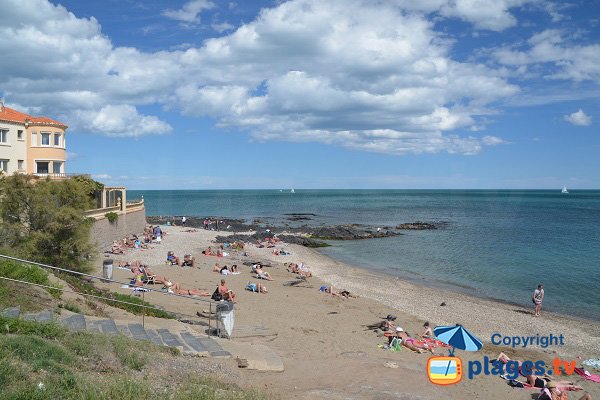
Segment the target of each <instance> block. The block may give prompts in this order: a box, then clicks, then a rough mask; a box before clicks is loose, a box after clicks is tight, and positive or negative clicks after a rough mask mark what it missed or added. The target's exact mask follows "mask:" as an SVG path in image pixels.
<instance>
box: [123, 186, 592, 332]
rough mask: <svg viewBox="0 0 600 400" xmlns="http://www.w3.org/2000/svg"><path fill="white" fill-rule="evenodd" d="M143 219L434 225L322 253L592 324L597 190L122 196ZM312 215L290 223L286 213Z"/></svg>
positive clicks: (214, 192) (337, 243) (285, 191)
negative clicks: (536, 305)
mask: <svg viewBox="0 0 600 400" xmlns="http://www.w3.org/2000/svg"><path fill="white" fill-rule="evenodd" d="M142 196H143V197H144V199H145V204H146V213H147V215H173V216H199V217H205V216H221V217H231V218H240V219H245V220H248V221H252V220H254V219H260V220H262V221H265V222H268V223H272V224H277V225H282V224H285V223H287V224H290V225H298V224H308V225H313V226H317V225H334V224H351V223H357V224H367V225H371V226H380V227H395V226H397V225H398V224H400V223H405V222H415V221H422V222H433V223H439V224H441V228H440V229H436V230H422V231H402V235H400V236H395V237H387V238H382V239H368V240H352V241H330V242H329V244H331V247H327V248H323V249H320V250H319V251H321V252H322V253H324V254H326V255H328V256H330V257H332V258H334V259H337V260H339V261H342V262H345V263H347V264H349V265H352V266H355V267H359V268H364V269H367V270H372V271H376V272H379V273H383V274H385V275H388V276H390V277H400V278H402V279H406V280H410V281H413V282H416V283H420V284H423V285H427V286H432V287H436V288H445V289H450V290H454V291H459V292H463V293H467V294H470V295H475V296H479V297H484V298H491V299H496V300H500V301H503V302H508V303H513V304H518V305H522V306H526V307H532V302H531V297H532V294H533V290H534V289H535V288H536V287H537V285H538V284H540V283H541V284H543V285H544V290H545V294H546V296H545V299H544V304H543V309H545V310H550V311H553V312H557V313H561V314H565V315H569V316H574V317H580V318H586V319H591V320H594V321H600V190H574V191H571V192H570V193H568V194H562V193H561V191H560V189H559V190H301V189H296V190H295V192H294V193H292V192H291V191H290V190H289V189H282V190H279V189H275V190H184V191H173V190H169V191H152V190H148V191H135V190H130V191H128V198H130V199H131V198H140V197H142ZM294 213H295V214H300V213H301V214H314V215H310V216H308V217H309V218H311V220H308V221H295V222H293V221H289V220H288V218H289V217H290V215H289V214H294Z"/></svg>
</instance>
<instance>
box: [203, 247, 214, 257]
mask: <svg viewBox="0 0 600 400" xmlns="http://www.w3.org/2000/svg"><path fill="white" fill-rule="evenodd" d="M202 254H204V255H205V256H213V255H214V254H213V251H212V248H211V247H210V246H208V249H206V250H203V251H202Z"/></svg>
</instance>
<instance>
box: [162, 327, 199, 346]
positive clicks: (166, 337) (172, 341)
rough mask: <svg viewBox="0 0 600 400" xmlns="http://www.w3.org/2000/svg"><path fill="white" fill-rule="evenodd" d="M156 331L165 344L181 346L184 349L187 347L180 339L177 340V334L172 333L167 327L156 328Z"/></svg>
mask: <svg viewBox="0 0 600 400" xmlns="http://www.w3.org/2000/svg"><path fill="white" fill-rule="evenodd" d="M156 332H157V333H158V334H159V335H160V338H161V339H162V341H163V342H164V343H165V344H166V345H167V346H169V347H183V348H184V350H186V349H188V346H186V345H185V344H184V343H182V342H181V340H179V339H178V338H177V336H175V335H174V334H172V333H171V332H170V331H169V330H168V329H157V330H156ZM190 350H191V349H190Z"/></svg>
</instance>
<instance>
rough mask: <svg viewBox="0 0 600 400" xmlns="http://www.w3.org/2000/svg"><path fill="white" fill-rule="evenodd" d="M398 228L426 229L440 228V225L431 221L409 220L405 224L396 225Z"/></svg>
mask: <svg viewBox="0 0 600 400" xmlns="http://www.w3.org/2000/svg"><path fill="white" fill-rule="evenodd" d="M396 229H407V230H417V231H420V230H426V229H438V225H436V224H432V223H429V222H418V221H417V222H409V223H405V224H400V225H398V226H397V227H396Z"/></svg>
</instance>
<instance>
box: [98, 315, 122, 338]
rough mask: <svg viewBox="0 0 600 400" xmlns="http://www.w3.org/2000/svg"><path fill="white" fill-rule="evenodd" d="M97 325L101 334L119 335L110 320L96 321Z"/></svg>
mask: <svg viewBox="0 0 600 400" xmlns="http://www.w3.org/2000/svg"><path fill="white" fill-rule="evenodd" d="M98 325H100V329H101V330H102V333H106V334H108V335H119V334H120V332H119V330H118V329H117V324H115V321H113V320H112V319H103V320H100V321H98Z"/></svg>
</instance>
